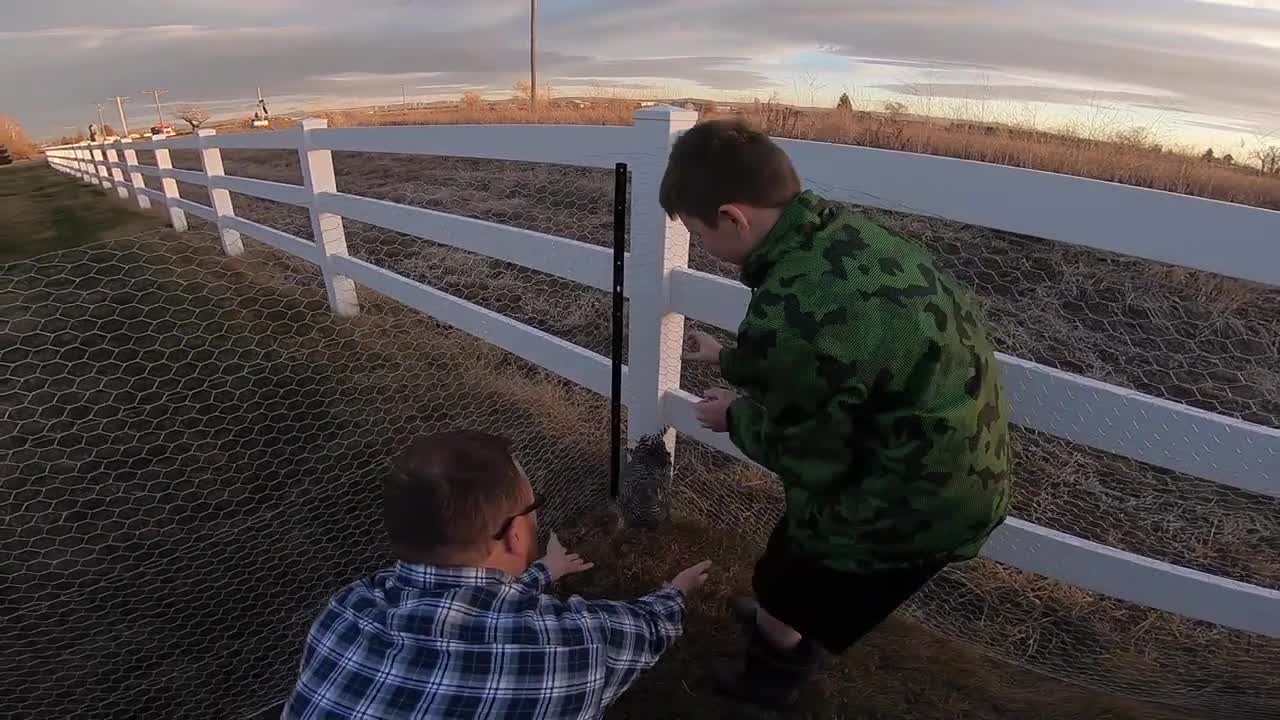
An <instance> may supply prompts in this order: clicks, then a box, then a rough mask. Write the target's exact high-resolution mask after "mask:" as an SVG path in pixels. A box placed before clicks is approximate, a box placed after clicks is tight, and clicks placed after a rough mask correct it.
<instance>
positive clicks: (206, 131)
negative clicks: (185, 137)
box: [196, 128, 218, 137]
mask: <svg viewBox="0 0 1280 720" xmlns="http://www.w3.org/2000/svg"><path fill="white" fill-rule="evenodd" d="M217 134H218V131H217V130H214V129H212V128H200V129H199V130H196V135H197V136H199V137H209V136H210V135H217Z"/></svg>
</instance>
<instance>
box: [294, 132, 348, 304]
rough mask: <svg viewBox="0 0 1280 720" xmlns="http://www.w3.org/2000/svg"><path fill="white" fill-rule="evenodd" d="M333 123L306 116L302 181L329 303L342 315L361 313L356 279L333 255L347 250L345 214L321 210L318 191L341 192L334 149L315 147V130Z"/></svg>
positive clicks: (300, 158) (301, 134)
mask: <svg viewBox="0 0 1280 720" xmlns="http://www.w3.org/2000/svg"><path fill="white" fill-rule="evenodd" d="M326 127H329V121H328V120H326V119H324V118H304V119H303V120H302V126H301V127H300V128H299V130H298V135H299V138H298V161H299V162H300V163H301V165H302V184H303V186H304V187H306V189H307V192H309V193H311V202H310V203H309V204H308V209H310V211H311V233H312V235H313V236H314V237H315V243H316V246H317V247H319V248H320V268H321V270H323V271H324V289H325V292H327V293H328V294H329V307H330V309H332V310H333V312H334V313H335V314H337V315H339V316H342V317H353V316H355V315H358V314H359V313H360V302H359V300H358V299H357V297H356V284H355V282H354V281H353V280H352V279H351V278H349V277H347V276H345V275H339V274H338V273H337V272H336V271H335V270H334V268H333V261H332V260H331V258H333V257H335V256H338V255H346V254H347V236H346V231H345V230H344V228H343V226H342V216H341V215H335V214H333V213H328V212H321V211H320V210H319V208H318V203H317V202H316V200H317V198H316V195H318V194H320V193H326V192H337V191H338V182H337V180H336V179H335V178H334V175H333V153H331V152H329V151H328V150H318V149H314V148H312V147H311V131H312V130H318V129H320V128H326Z"/></svg>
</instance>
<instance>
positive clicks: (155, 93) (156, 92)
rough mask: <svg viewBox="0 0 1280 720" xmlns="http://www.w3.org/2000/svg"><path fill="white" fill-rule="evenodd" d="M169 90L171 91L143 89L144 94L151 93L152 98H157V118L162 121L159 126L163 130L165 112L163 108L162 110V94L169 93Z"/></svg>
mask: <svg viewBox="0 0 1280 720" xmlns="http://www.w3.org/2000/svg"><path fill="white" fill-rule="evenodd" d="M167 92H169V91H168V90H143V91H142V93H143V94H144V95H150V96H151V97H152V98H154V99H155V101H156V119H158V120H159V121H160V122H159V127H160V129H161V130H162V131H163V130H164V113H163V112H161V110H160V96H161V95H164V94H165V93H167Z"/></svg>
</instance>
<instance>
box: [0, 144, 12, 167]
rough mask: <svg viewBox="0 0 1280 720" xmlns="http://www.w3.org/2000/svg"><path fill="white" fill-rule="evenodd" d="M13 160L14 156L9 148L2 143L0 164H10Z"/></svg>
mask: <svg viewBox="0 0 1280 720" xmlns="http://www.w3.org/2000/svg"><path fill="white" fill-rule="evenodd" d="M12 162H13V157H12V156H11V155H9V148H7V147H5V146H3V145H0V165H8V164H10V163H12Z"/></svg>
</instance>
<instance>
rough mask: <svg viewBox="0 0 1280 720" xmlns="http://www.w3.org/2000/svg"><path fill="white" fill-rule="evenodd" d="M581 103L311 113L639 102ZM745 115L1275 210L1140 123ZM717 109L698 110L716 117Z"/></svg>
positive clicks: (1233, 176) (526, 117)
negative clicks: (1056, 124)
mask: <svg viewBox="0 0 1280 720" xmlns="http://www.w3.org/2000/svg"><path fill="white" fill-rule="evenodd" d="M583 102H585V103H586V104H585V105H584V106H581V107H579V106H576V105H572V104H570V101H567V100H564V101H559V102H558V103H557V104H555V105H552V106H549V107H544V108H542V109H541V110H539V111H538V112H537V113H530V112H529V110H528V108H527V107H525V106H521V105H518V104H515V103H488V104H483V105H481V106H478V107H471V108H467V107H464V106H463V105H462V104H457V105H454V106H446V107H438V108H428V109H421V110H408V111H391V112H378V113H371V112H367V111H351V110H335V111H328V112H318V113H315V114H316V115H318V116H322V117H325V118H328V120H329V124H330V126H332V127H349V126H358V125H437V124H451V125H453V124H471V123H477V124H490V123H547V124H572V125H629V124H631V122H632V115H633V113H634V112H635V110H636V109H637V107H638V106H639V103H637V102H634V101H630V100H618V99H607V98H592V99H589V100H588V101H583ZM733 107H735V108H736V110H735V112H737V113H740V114H742V115H744V116H745V117H747V118H748V119H749V120H751V122H753V123H754V124H755V125H757V126H758V127H760V128H762V129H764V130H766V131H767V132H769V134H770V135H773V136H775V137H789V138H799V139H802V140H818V141H822V142H832V143H841V144H848V145H861V146H864V147H873V148H882V149H886V150H901V151H906V152H915V153H923V154H927V155H940V156H943V157H953V158H961V159H965V160H977V161H981V162H989V163H995V164H997V165H1011V166H1014V167H1022V168H1030V169H1033V170H1044V171H1047V172H1056V173H1062V174H1065V175H1075V176H1078V177H1087V178H1093V179H1095V180H1106V181H1109V182H1117V183H1123V184H1126V185H1136V186H1138V187H1145V188H1152V189H1155V190H1165V191H1168V192H1175V193H1182V194H1186V195H1196V196H1199V197H1206V198H1213V199H1215V200H1225V201H1227V202H1234V203H1240V204H1242V205H1254V206H1257V207H1264V208H1270V209H1273V210H1280V174H1266V175H1264V174H1262V173H1261V172H1259V171H1258V170H1257V169H1255V168H1253V167H1250V166H1248V165H1245V164H1242V163H1243V161H1244V160H1245V158H1243V157H1241V158H1237V161H1238V162H1237V163H1234V164H1226V163H1224V162H1221V161H1206V160H1203V159H1202V158H1201V157H1200V156H1199V155H1198V154H1197V153H1195V152H1193V151H1191V150H1189V149H1188V150H1182V149H1176V148H1170V147H1165V146H1164V145H1162V144H1161V143H1160V142H1159V141H1158V140H1157V136H1156V132H1155V131H1153V130H1151V129H1147V128H1128V127H1125V128H1105V129H1097V128H1088V129H1077V128H1070V127H1067V128H1060V129H1056V130H1052V131H1051V130H1047V129H1037V128H1034V127H1030V128H1027V127H1021V126H1018V125H1006V124H1000V123H993V122H985V123H974V122H964V121H949V120H943V119H939V118H927V117H924V116H919V115H909V114H891V113H880V112H862V111H859V112H849V111H839V110H822V109H812V108H807V109H797V108H793V107H790V106H786V105H781V104H778V103H774V102H755V103H742V104H735V105H733ZM717 114H721V113H718V112H717V111H715V110H704V111H703V112H702V116H703V117H704V118H706V117H714V116H716V115H717ZM292 125H293V122H292V121H290V120H274V121H273V129H280V128H285V127H291V126H292ZM247 130H249V128H248V127H247V125H246V124H245V123H243V122H234V123H225V124H223V125H221V126H220V131H223V132H225V131H247Z"/></svg>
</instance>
